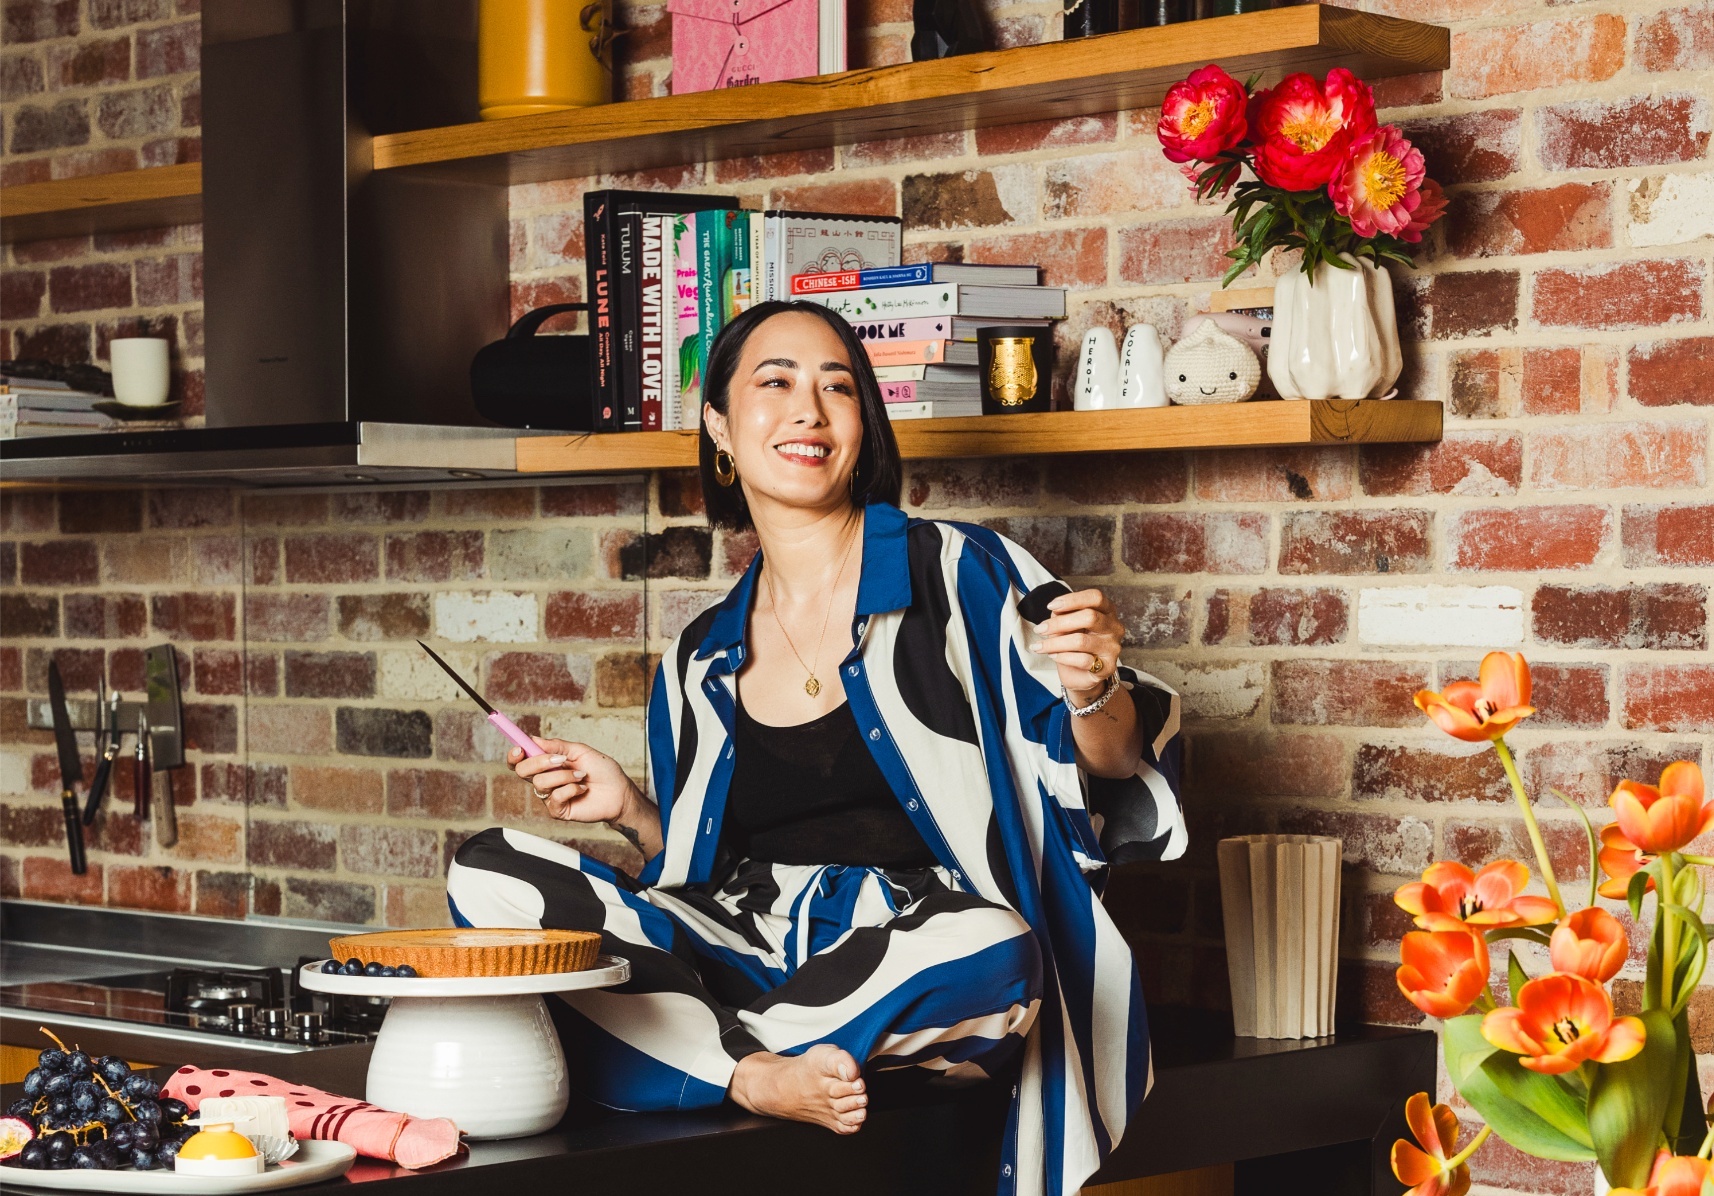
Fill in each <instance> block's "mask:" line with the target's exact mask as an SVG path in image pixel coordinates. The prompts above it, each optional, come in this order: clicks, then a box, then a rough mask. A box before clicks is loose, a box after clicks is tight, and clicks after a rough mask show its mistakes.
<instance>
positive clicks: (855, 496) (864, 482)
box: [697, 300, 903, 531]
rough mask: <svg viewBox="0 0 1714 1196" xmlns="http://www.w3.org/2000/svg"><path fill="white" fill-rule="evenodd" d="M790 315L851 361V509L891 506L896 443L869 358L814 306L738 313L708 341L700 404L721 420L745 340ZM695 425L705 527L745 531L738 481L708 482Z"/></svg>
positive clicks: (898, 482)
mask: <svg viewBox="0 0 1714 1196" xmlns="http://www.w3.org/2000/svg"><path fill="white" fill-rule="evenodd" d="M790 312H802V313H803V314H805V315H810V316H814V317H815V318H816V319H818V320H821V321H822V322H823V323H825V324H826V325H827V326H828V327H829V328H831V329H833V331H834V333H835V335H837V336H838V337H839V340H840V343H841V344H843V345H844V346H845V353H846V356H847V357H849V358H850V360H851V370H852V373H853V374H854V375H855V378H856V382H857V410H858V412H859V413H860V415H861V416H862V419H863V447H862V448H861V449H859V450H858V453H857V482H856V484H855V485H854V486H853V487H852V489H851V505H852V506H853V507H856V508H857V509H858V510H862V508H863V507H864V506H865V505H867V504H868V503H872V502H886V503H892V504H893V505H894V506H897V505H898V501H899V490H900V487H901V486H902V484H903V470H902V469H901V468H900V466H899V443H898V441H896V440H894V439H893V425H892V424H891V423H889V422H888V420H887V405H886V403H885V402H884V401H882V399H881V384H880V383H879V382H877V381H875V370H874V368H873V367H872V366H871V365H870V364H869V354H868V352H867V351H866V350H865V349H864V348H863V342H862V341H860V340H858V339H857V334H856V333H855V332H853V331H852V330H851V325H850V324H848V323H846V322H845V317H844V316H842V315H840V314H839V313H838V312H834V311H829V310H828V309H827V308H825V307H822V306H821V305H820V304H819V303H806V302H804V301H802V300H796V301H793V302H789V303H788V302H781V301H780V300H772V301H770V302H767V303H758V304H756V306H754V307H752V308H750V309H749V310H748V311H745V312H741V313H739V315H738V316H737V317H736V318H735V319H734V320H733V321H732V322H731V323H730V324H728V325H726V327H725V328H723V329H722V330H721V332H720V335H719V336H717V337H715V338H714V348H713V350H712V351H711V352H710V353H709V355H708V377H706V378H704V379H703V383H702V397H703V401H704V402H705V403H707V404H708V405H709V406H710V407H712V408H714V409H715V410H716V411H718V412H720V414H721V415H725V414H726V403H727V400H728V399H729V397H730V394H731V389H732V377H733V375H735V374H736V373H737V372H738V359H739V358H740V357H742V356H743V355H744V345H745V344H746V343H747V342H748V341H749V339H750V334H751V333H753V332H755V331H756V329H758V328H760V327H761V326H762V324H763V323H764V322H766V321H767V320H770V319H772V318H773V317H774V316H780V315H786V314H787V313H790ZM699 425H700V427H701V431H700V433H699V434H698V436H697V455H698V458H699V460H700V461H701V466H702V501H703V505H704V506H705V507H706V508H707V511H708V522H710V523H712V524H713V525H714V526H716V527H725V528H731V529H732V530H734V531H747V530H749V528H750V526H751V523H750V506H749V504H748V503H747V502H745V501H744V487H743V479H741V478H740V479H739V481H738V482H735V483H733V484H732V485H731V486H722V485H721V484H720V483H719V482H717V481H715V480H714V438H713V437H712V436H710V435H709V434H708V426H707V424H706V423H703V422H701V421H699Z"/></svg>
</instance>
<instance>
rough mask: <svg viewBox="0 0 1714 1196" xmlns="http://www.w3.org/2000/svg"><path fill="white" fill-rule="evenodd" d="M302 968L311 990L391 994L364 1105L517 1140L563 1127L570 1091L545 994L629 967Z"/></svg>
mask: <svg viewBox="0 0 1714 1196" xmlns="http://www.w3.org/2000/svg"><path fill="white" fill-rule="evenodd" d="M320 968H321V962H320V961H318V962H316V963H313V964H305V965H304V967H303V968H302V969H301V970H300V971H299V972H298V983H299V984H300V985H301V986H302V987H304V988H306V989H309V990H310V991H312V992H324V993H340V994H344V995H346V996H356V997H390V998H392V1002H393V1003H392V1005H391V1006H390V1007H389V1008H388V1010H387V1016H386V1018H385V1019H384V1020H383V1021H382V1023H381V1033H380V1035H379V1037H377V1038H376V1039H375V1049H374V1053H373V1054H372V1055H371V1056H370V1059H369V1081H368V1091H367V1093H366V1096H365V1099H367V1100H368V1101H369V1103H370V1104H373V1105H379V1106H381V1107H382V1108H384V1109H392V1110H395V1111H397V1112H400V1113H409V1114H410V1115H411V1116H413V1117H447V1118H450V1119H451V1120H452V1121H453V1122H454V1123H456V1124H457V1126H458V1128H459V1129H460V1130H463V1131H464V1133H465V1135H466V1136H468V1137H471V1138H521V1137H524V1136H525V1135H528V1134H539V1133H541V1132H543V1131H544V1130H549V1129H552V1128H553V1127H554V1126H555V1125H557V1124H559V1119H560V1118H561V1117H562V1116H564V1114H565V1106H566V1100H567V1098H568V1096H569V1088H568V1086H567V1083H566V1072H565V1052H564V1051H563V1050H562V1049H561V1048H560V1045H559V1036H558V1035H557V1034H555V1033H554V1028H553V1022H552V1020H551V1019H549V1017H548V1011H547V1006H546V1005H544V1004H543V1003H542V997H541V994H543V993H555V992H566V991H569V990H571V989H579V988H607V987H610V986H612V985H615V984H623V983H624V982H625V981H626V980H629V979H630V978H631V965H630V964H629V963H628V962H626V961H625V960H623V959H619V958H618V957H616V956H612V955H603V956H601V957H600V958H598V959H597V960H596V961H595V966H594V967H593V968H589V969H588V970H586V971H582V972H559V973H556V974H553V975H547V976H457V977H444V978H431V977H425V976H412V977H405V978H398V977H380V976H342V975H336V974H332V973H323V972H322V971H320Z"/></svg>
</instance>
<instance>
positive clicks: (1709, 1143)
mask: <svg viewBox="0 0 1714 1196" xmlns="http://www.w3.org/2000/svg"><path fill="white" fill-rule="evenodd" d="M1711 1155H1714V1129H1710V1130H1709V1131H1708V1132H1707V1133H1706V1134H1704V1135H1703V1137H1702V1146H1701V1148H1700V1149H1699V1150H1697V1152H1696V1157H1697V1158H1699V1159H1706V1158H1708V1157H1709V1156H1711Z"/></svg>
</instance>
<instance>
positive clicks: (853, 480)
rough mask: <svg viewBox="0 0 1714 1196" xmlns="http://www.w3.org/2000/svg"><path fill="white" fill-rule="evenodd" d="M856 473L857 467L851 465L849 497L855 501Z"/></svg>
mask: <svg viewBox="0 0 1714 1196" xmlns="http://www.w3.org/2000/svg"><path fill="white" fill-rule="evenodd" d="M857 473H858V468H857V466H855V465H853V466H852V467H851V497H852V498H853V499H855V498H856V497H857Z"/></svg>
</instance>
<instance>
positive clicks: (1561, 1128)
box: [1442, 1013, 1595, 1163]
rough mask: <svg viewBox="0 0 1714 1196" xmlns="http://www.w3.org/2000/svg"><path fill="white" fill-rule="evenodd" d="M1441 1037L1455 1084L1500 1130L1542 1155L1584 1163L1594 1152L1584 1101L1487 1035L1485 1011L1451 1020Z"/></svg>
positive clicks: (1528, 1150)
mask: <svg viewBox="0 0 1714 1196" xmlns="http://www.w3.org/2000/svg"><path fill="white" fill-rule="evenodd" d="M1442 1042H1443V1049H1444V1051H1445V1056H1446V1071H1447V1074H1448V1075H1449V1076H1451V1078H1452V1083H1453V1086H1454V1087H1456V1088H1457V1089H1458V1093H1459V1095H1460V1096H1462V1097H1463V1098H1464V1099H1465V1101H1466V1102H1467V1103H1468V1104H1469V1105H1470V1107H1471V1108H1473V1109H1475V1110H1476V1112H1478V1113H1480V1114H1481V1115H1482V1117H1483V1119H1484V1120H1485V1121H1487V1123H1488V1124H1489V1125H1491V1126H1493V1127H1494V1132H1495V1133H1496V1134H1498V1135H1500V1137H1502V1138H1504V1139H1505V1140H1506V1141H1507V1142H1509V1143H1511V1144H1512V1145H1513V1146H1515V1147H1517V1148H1518V1149H1519V1150H1521V1151H1523V1152H1524V1153H1525V1154H1532V1155H1534V1156H1536V1157H1537V1158H1540V1159H1557V1160H1559V1161H1560V1162H1565V1163H1584V1162H1588V1161H1590V1160H1592V1159H1594V1158H1595V1146H1594V1140H1593V1139H1592V1138H1591V1137H1590V1136H1589V1126H1588V1122H1587V1120H1586V1114H1585V1108H1584V1102H1583V1101H1580V1100H1579V1099H1577V1097H1576V1096H1574V1095H1573V1094H1572V1093H1571V1092H1570V1090H1569V1089H1567V1088H1566V1087H1565V1086H1564V1085H1563V1084H1560V1083H1559V1082H1557V1081H1555V1080H1554V1079H1553V1078H1552V1077H1550V1076H1542V1075H1537V1074H1536V1073H1534V1072H1532V1071H1526V1070H1525V1069H1524V1068H1522V1067H1521V1066H1519V1065H1518V1057H1517V1056H1516V1055H1513V1054H1512V1053H1511V1052H1509V1051H1502V1050H1499V1049H1498V1048H1497V1047H1495V1046H1494V1045H1493V1044H1492V1043H1490V1042H1489V1041H1488V1040H1487V1039H1486V1038H1483V1037H1482V1014H1479V1013H1467V1014H1465V1015H1464V1016H1463V1017H1455V1018H1452V1019H1450V1020H1449V1021H1447V1023H1446V1025H1445V1027H1444V1029H1443V1032H1442Z"/></svg>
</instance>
